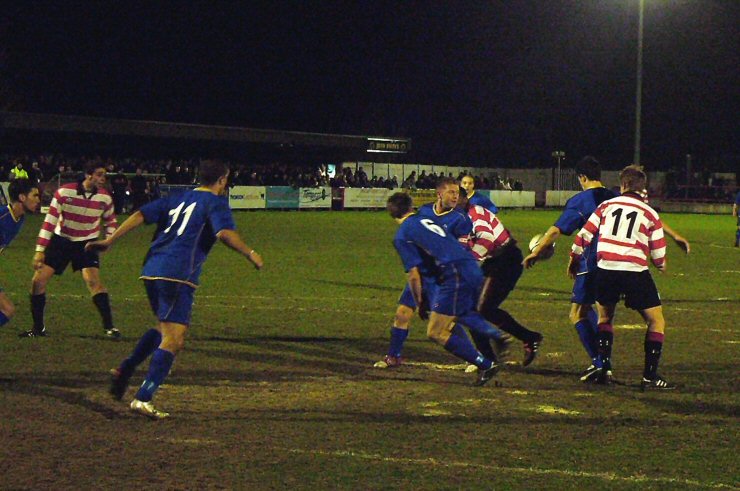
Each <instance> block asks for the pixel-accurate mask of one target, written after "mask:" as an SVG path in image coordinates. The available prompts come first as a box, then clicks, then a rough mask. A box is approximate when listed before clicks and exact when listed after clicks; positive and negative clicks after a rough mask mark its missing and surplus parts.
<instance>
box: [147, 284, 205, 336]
mask: <svg viewBox="0 0 740 491" xmlns="http://www.w3.org/2000/svg"><path fill="white" fill-rule="evenodd" d="M144 288H146V294H147V296H148V297H149V305H151V306H152V311H153V312H154V315H156V316H157V319H159V321H160V322H174V323H177V324H184V325H186V326H188V325H190V314H191V312H192V310H193V294H194V293H195V288H193V287H192V286H190V285H186V284H185V283H179V282H177V281H165V280H144Z"/></svg>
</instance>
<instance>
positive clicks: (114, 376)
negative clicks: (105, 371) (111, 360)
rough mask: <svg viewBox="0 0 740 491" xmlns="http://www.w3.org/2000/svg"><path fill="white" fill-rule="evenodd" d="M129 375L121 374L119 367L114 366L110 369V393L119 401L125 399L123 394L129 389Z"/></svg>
mask: <svg viewBox="0 0 740 491" xmlns="http://www.w3.org/2000/svg"><path fill="white" fill-rule="evenodd" d="M128 379H129V378H128V377H124V376H122V375H121V371H120V370H119V369H117V368H112V369H111V371H110V389H108V392H110V395H112V396H113V398H114V399H115V400H117V401H120V400H121V399H123V395H124V394H125V393H126V389H128Z"/></svg>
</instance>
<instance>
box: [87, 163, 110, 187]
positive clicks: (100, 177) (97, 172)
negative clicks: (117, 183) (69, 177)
mask: <svg viewBox="0 0 740 491" xmlns="http://www.w3.org/2000/svg"><path fill="white" fill-rule="evenodd" d="M106 173H107V171H106V169H105V165H104V164H103V163H102V162H97V161H95V160H91V161H89V162H86V163H85V181H86V182H87V183H88V184H91V185H93V186H102V185H103V184H105V174H106Z"/></svg>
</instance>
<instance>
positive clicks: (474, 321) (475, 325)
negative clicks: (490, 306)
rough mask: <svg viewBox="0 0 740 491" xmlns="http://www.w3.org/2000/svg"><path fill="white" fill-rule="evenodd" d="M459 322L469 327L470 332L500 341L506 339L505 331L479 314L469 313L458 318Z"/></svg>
mask: <svg viewBox="0 0 740 491" xmlns="http://www.w3.org/2000/svg"><path fill="white" fill-rule="evenodd" d="M457 321H458V322H459V323H460V324H462V325H464V326H468V328H470V330H472V331H475V332H477V333H480V334H483V335H484V336H486V337H488V338H489V339H495V340H497V341H500V340H501V338H502V337H504V332H503V331H501V330H500V329H498V328H496V327H494V326H493V325H492V324H491V323H489V322H488V321H487V320H486V319H484V318H483V316H482V315H481V314H480V313H478V312H469V313H467V314H465V315H463V316H462V317H458V318H457Z"/></svg>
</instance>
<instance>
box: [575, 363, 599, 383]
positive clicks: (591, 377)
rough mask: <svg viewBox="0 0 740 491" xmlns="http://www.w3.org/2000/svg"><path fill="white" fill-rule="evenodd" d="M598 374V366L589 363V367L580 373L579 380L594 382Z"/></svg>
mask: <svg viewBox="0 0 740 491" xmlns="http://www.w3.org/2000/svg"><path fill="white" fill-rule="evenodd" d="M600 374H601V369H600V368H598V367H596V366H594V365H589V367H588V368H587V369H585V370H584V371H583V372H582V373H581V378H580V380H581V382H594V381H595V380H596V379H597V378H598V377H599V375H600Z"/></svg>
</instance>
